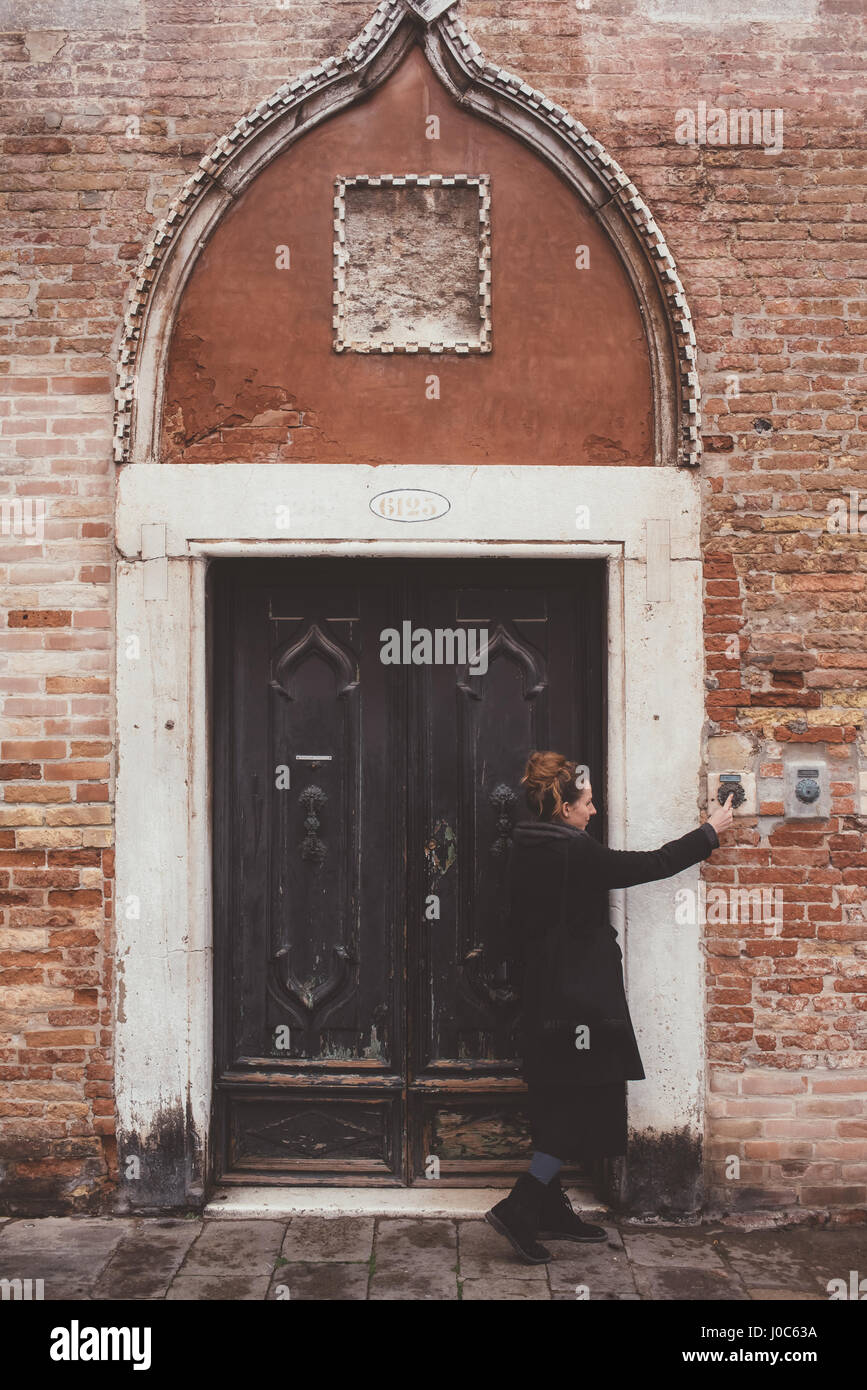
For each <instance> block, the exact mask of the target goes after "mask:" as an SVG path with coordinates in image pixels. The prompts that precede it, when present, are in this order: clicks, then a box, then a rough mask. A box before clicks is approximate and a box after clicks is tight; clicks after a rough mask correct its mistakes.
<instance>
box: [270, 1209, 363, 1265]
mask: <svg viewBox="0 0 867 1390" xmlns="http://www.w3.org/2000/svg"><path fill="white" fill-rule="evenodd" d="M374 1226H375V1222H374V1219H373V1217H372V1216H362V1217H359V1216H293V1217H291V1219H290V1221H289V1229H288V1230H287V1232H286V1236H285V1238H284V1241H283V1248H282V1250H281V1252H280V1253H281V1255H282V1256H283V1258H284V1259H286V1260H292V1261H293V1262H295V1263H304V1262H305V1261H316V1262H317V1263H318V1262H320V1261H323V1260H336V1261H337V1262H338V1263H341V1264H346V1263H347V1262H350V1261H353V1260H365V1261H366V1260H369V1259H370V1256H371V1253H372V1251H373V1232H374Z"/></svg>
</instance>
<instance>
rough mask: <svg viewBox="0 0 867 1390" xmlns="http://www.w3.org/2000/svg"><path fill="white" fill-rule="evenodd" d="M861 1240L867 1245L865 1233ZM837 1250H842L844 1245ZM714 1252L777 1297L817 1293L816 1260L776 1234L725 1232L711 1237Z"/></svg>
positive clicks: (840, 1245)
mask: <svg viewBox="0 0 867 1390" xmlns="http://www.w3.org/2000/svg"><path fill="white" fill-rule="evenodd" d="M863 1240H864V1245H865V1246H867V1233H865V1235H864V1237H863ZM837 1248H839V1249H843V1243H840V1244H839V1246H838V1247H837ZM714 1249H715V1250H716V1251H717V1252H718V1253H719V1254H721V1256H722V1258H723V1259H724V1261H725V1262H726V1264H728V1265H729V1266H730V1267H731V1268H732V1269H733V1270H734V1271H735V1272H736V1273H737V1274H738V1275H739V1277H740V1278H741V1279H742V1280H743V1282H744V1283H745V1284H746V1285H748V1286H749V1285H755V1286H756V1287H757V1288H763V1289H776V1290H777V1291H778V1292H779V1293H780V1294H783V1293H786V1292H795V1291H797V1290H801V1291H802V1292H804V1293H810V1292H813V1293H815V1292H816V1289H817V1283H818V1280H817V1275H816V1268H815V1261H814V1260H812V1259H811V1257H810V1255H809V1253H808V1251H807V1250H803V1251H802V1252H801V1253H798V1251H797V1247H796V1250H795V1251H793V1249H792V1240H791V1239H790V1238H787V1237H786V1236H785V1235H783V1236H781V1235H780V1234H779V1233H778V1232H777V1231H744V1232H734V1231H732V1232H725V1233H723V1234H721V1235H718V1236H716V1237H715V1238H714ZM835 1258H836V1259H839V1256H835Z"/></svg>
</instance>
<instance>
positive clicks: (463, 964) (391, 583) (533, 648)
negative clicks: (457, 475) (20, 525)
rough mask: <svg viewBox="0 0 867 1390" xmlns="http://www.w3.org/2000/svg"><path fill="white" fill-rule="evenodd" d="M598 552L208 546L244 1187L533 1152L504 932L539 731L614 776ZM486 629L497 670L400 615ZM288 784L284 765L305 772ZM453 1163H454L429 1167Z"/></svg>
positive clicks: (495, 1168)
mask: <svg viewBox="0 0 867 1390" xmlns="http://www.w3.org/2000/svg"><path fill="white" fill-rule="evenodd" d="M603 580H604V573H603V572H602V569H601V566H600V567H597V566H594V565H590V564H585V563H581V564H576V563H575V562H570V563H563V562H558V563H556V564H541V565H540V564H527V563H518V562H511V561H510V562H501V561H490V560H487V561H475V562H460V563H456V562H444V561H437V562H433V561H432V562H412V563H410V562H408V561H369V560H352V561H346V560H340V561H315V560H303V561H294V560H293V561H289V560H287V561H279V562H267V563H266V562H259V561H233V562H228V561H227V562H218V563H215V564H214V565H213V566H212V570H211V574H210V578H209V583H210V586H211V597H212V603H211V612H212V618H213V651H214V710H213V715H214V717H213V729H214V843H215V862H214V886H215V973H216V986H217V988H216V999H217V1018H216V1050H217V1077H218V1081H217V1103H216V1111H217V1145H216V1147H217V1151H218V1159H217V1163H218V1168H219V1173H220V1176H221V1177H222V1178H223V1179H224V1180H226V1181H232V1180H235V1181H249V1180H250V1176H251V1174H258V1175H259V1176H260V1177H261V1179H262V1180H263V1181H269V1180H271V1181H288V1180H291V1181H316V1182H323V1181H325V1182H328V1181H331V1182H353V1183H354V1182H359V1183H365V1182H370V1183H382V1182H391V1183H403V1182H422V1183H423V1182H425V1181H426V1178H425V1173H426V1172H427V1173H430V1172H431V1170H432V1159H436V1160H437V1163H438V1165H439V1176H440V1177H441V1178H442V1179H444V1180H445V1181H447V1182H455V1183H460V1182H472V1181H474V1180H476V1178H477V1177H479V1176H481V1175H487V1176H490V1175H494V1176H496V1175H497V1174H500V1175H502V1174H506V1173H508V1172H509V1171H511V1170H512V1169H514V1167H516V1166H519V1165H520V1163H521V1162H522V1161H524V1158H525V1156H526V1153H527V1152H528V1151H529V1149H528V1142H529V1141H528V1135H527V1129H526V1123H525V1121H524V1118H523V1115H522V1112H521V1100H522V1095H523V1086H522V1083H521V1081H520V1078H519V1076H518V1057H519V1056H520V1001H519V999H518V997H517V992H516V989H515V982H514V980H513V979H512V978H511V976H510V962H509V960H508V957H507V954H506V950H505V946H504V942H503V926H504V918H505V911H506V901H505V875H506V870H507V864H508V849H509V843H510V840H509V835H510V830H511V826H512V825H513V824H514V822H515V820H516V819H520V818H522V817H523V816H524V815H525V810H524V803H523V797H522V795H521V789H520V786H519V779H520V776H521V772H522V770H523V766H524V762H525V761H526V756H527V752H528V750H529V749H531V748H533V747H555V748H562V749H563V750H564V751H567V752H569V751H571V752H572V755H573V756H574V757H576V758H577V759H578V760H579V761H582V762H586V763H588V764H589V765H590V767H591V771H592V774H593V778H594V784H595V785H594V791H595V794H596V799H597V804H598V802H599V792H600V791H601V788H602V785H603V777H604V769H603V767H602V764H601V758H602V724H603V706H602V692H603V689H604V671H603V659H602V658H603V650H604V648H603V631H602V600H603ZM407 620H408V621H409V622H410V623H411V624H412V627H413V629H414V630H418V629H428V630H430V631H432V632H433V631H435V630H437V629H440V630H448V631H450V632H457V631H459V630H460V629H462V628H463V629H470V628H475V629H477V630H478V629H483V630H486V631H487V633H488V647H487V650H488V669H487V671H486V672H485V673H484V674H473V673H472V672H471V670H470V668H469V667H468V665H467V664H466V663H465V664H464V665H463V666H460V665H456V664H448V662H449V661H451V660H454V658H455V656H456V655H457V653H455V652H454V651H451V652H450V651H449V649H448V643H447V644H446V647H445V651H444V652H443V653H441V656H444V658H445V659H444V660H442V661H441V664H435V663H434V664H421V665H415V664H406V665H403V664H402V665H386V664H384V663H383V661H382V659H381V649H382V639H381V634H382V633H383V632H384V630H385V629H388V628H391V629H396V630H397V631H398V632H401V631H402V624H403V623H404V622H405V621H407ZM287 784H288V785H287ZM433 1166H434V1167H435V1166H436V1165H433Z"/></svg>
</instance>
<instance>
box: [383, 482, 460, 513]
mask: <svg viewBox="0 0 867 1390" xmlns="http://www.w3.org/2000/svg"><path fill="white" fill-rule="evenodd" d="M450 507H451V503H450V502H449V500H448V498H447V497H443V496H442V495H441V494H440V493H439V492H418V491H417V490H416V489H415V488H408V487H399V488H395V489H394V490H393V491H392V492H380V493H379V494H378V495H377V496H376V497H374V498H373V499H372V500H371V503H370V510H371V511H372V512H373V514H374V516H381V517H384V518H385V520H386V521H433V520H435V519H436V517H438V516H445V514H446V512H447V511H448V510H449V508H450Z"/></svg>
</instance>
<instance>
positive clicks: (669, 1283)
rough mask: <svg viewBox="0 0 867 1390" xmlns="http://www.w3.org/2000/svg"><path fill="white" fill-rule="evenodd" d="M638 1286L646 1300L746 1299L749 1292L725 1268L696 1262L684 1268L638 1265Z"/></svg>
mask: <svg viewBox="0 0 867 1390" xmlns="http://www.w3.org/2000/svg"><path fill="white" fill-rule="evenodd" d="M635 1287H636V1288H637V1290H638V1292H639V1294H640V1295H641V1297H642V1298H643V1299H655V1300H660V1299H664V1300H665V1301H666V1302H681V1301H683V1302H693V1301H696V1300H701V1299H705V1298H707V1299H712V1300H714V1301H717V1300H720V1299H723V1300H725V1301H726V1302H744V1301H746V1300H748V1298H749V1295H748V1293H747V1291H746V1289H745V1288H744V1286H743V1284H742V1283H741V1282H740V1280H739V1279H737V1278H735V1277H733V1276H732V1275H731V1274H729V1273H728V1271H727V1270H725V1269H698V1268H696V1266H695V1265H686V1266H684V1267H683V1268H681V1267H679V1266H671V1265H669V1266H668V1267H667V1268H665V1269H660V1268H659V1266H658V1265H657V1266H650V1265H636V1266H635Z"/></svg>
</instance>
